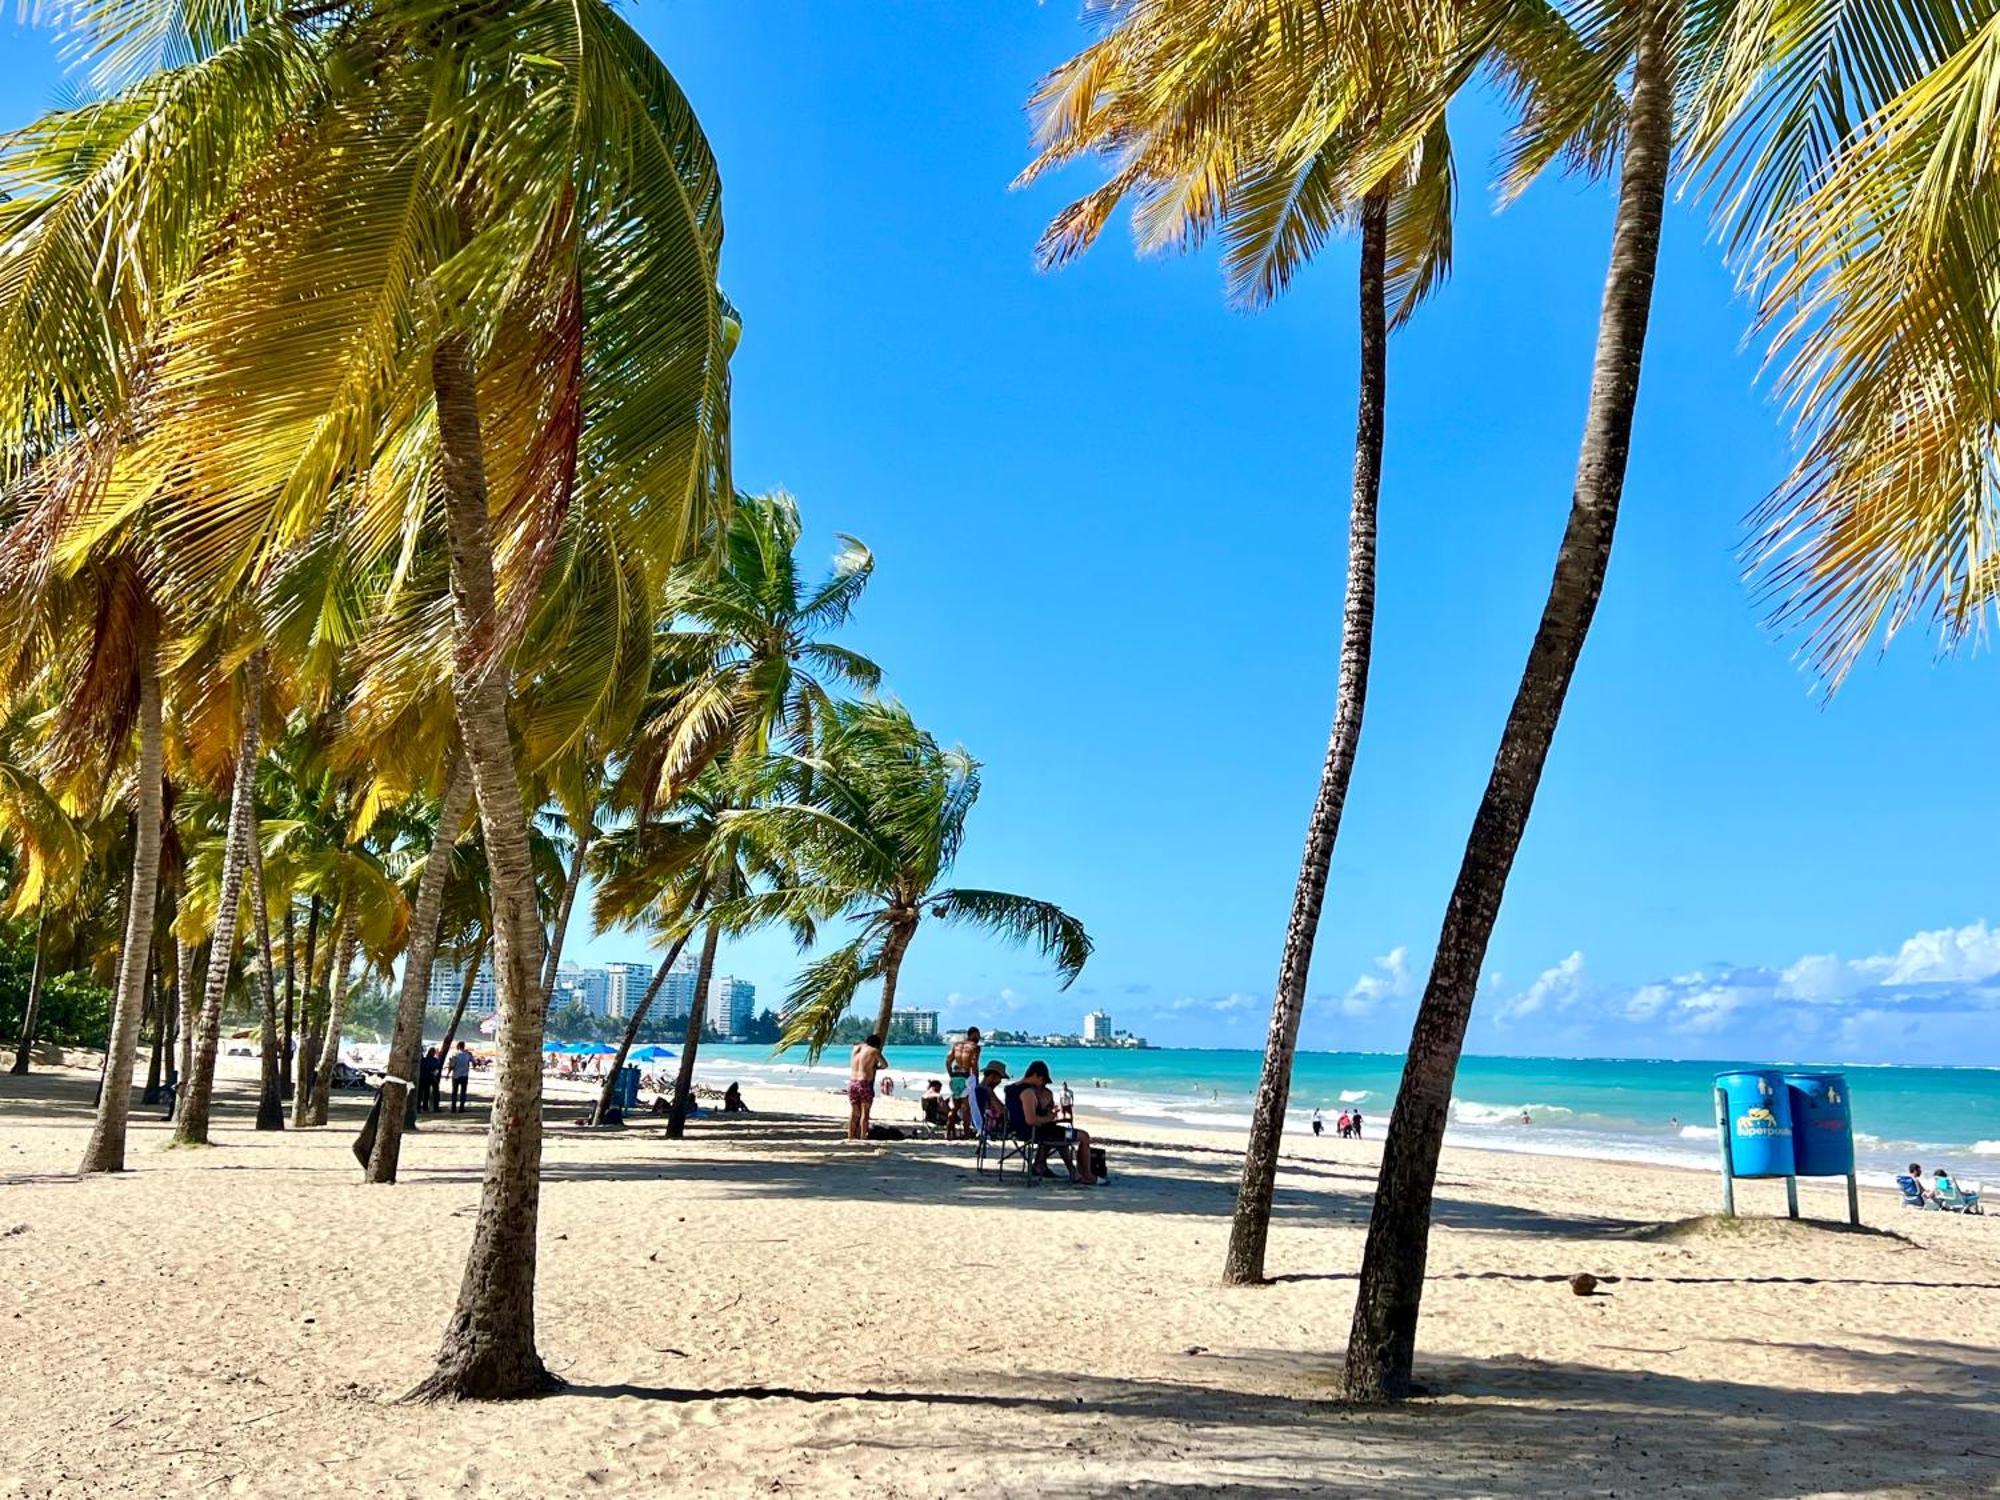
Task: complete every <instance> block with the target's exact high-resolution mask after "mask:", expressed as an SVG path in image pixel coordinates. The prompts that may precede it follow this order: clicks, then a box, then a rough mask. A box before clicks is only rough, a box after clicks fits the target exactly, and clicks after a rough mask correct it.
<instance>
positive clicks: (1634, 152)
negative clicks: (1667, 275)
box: [1345, 0, 1677, 1401]
mask: <svg viewBox="0 0 2000 1500" xmlns="http://www.w3.org/2000/svg"><path fill="white" fill-rule="evenodd" d="M1676 14H1677V12H1676V11H1675V10H1674V9H1673V8H1672V6H1671V0H1668V3H1658V4H1650V5H1645V6H1642V7H1641V19H1640V23H1639V38H1638V45H1637V50H1636V55H1635V60H1634V67H1633V74H1632V92H1631V100H1630V103H1629V105H1628V116H1627V126H1626V132H1627V134H1626V144H1625V158H1624V163H1623V167H1622V172H1621V176H1620V181H1619V188H1618V212H1617V219H1616V222H1615V225H1614V228H1613V230H1612V241H1611V265H1610V269H1609V271H1608V273H1607V275H1606V278H1605V285H1604V304H1603V310H1602V312H1601V314H1600V317H1599V322H1598V335H1597V355H1596V361H1595V364H1594V366H1593V369H1592V372H1591V383H1590V409H1589V412H1588V415H1587V416H1586V418H1585V421H1584V435H1583V444H1582V449H1581V452H1580V453H1579V455H1578V460H1577V476H1576V490H1575V495H1574V498H1573V499H1572V501H1571V505H1570V514H1569V524H1568V527H1567V529H1566V530H1565V531H1564V533H1563V540H1562V547H1561V550H1560V551H1559V552H1558V553H1557V555H1556V567H1555V576H1554V579H1553V581H1552V582H1551V584H1550V587H1549V598H1548V603H1547V605H1546V606H1544V609H1543V612H1542V620H1541V625H1540V627H1539V629H1537V631H1536V633H1535V642H1534V646H1533V648H1532V649H1531V650H1530V651H1529V653H1528V664H1527V669H1526V671H1525V672H1523V674H1522V677H1521V685H1520V688H1519V689H1518V691H1517V692H1516V694H1515V697H1514V706H1513V709H1512V711H1511V712H1510V713H1509V714H1508V716H1507V727H1506V730H1505V731H1504V733H1503V734H1502V736H1501V740H1500V750H1499V753H1498V755H1497V756H1496V757H1495V758H1494V762H1493V772H1492V775H1491V777H1490V779H1489V780H1488V781H1487V784H1486V794H1485V796H1484V798H1483V799H1482V800H1481V802H1480V805H1479V812H1478V815H1477V816H1476V817H1475V818H1474V820H1473V825H1472V835H1471V838H1470V839H1469V840H1468V842H1467V844H1466V849H1465V859H1464V862H1463V863H1462V864H1461V865H1460V867H1459V872H1458V883H1457V884H1456V885H1455V886H1454V887H1453V889H1452V894H1451V902H1450V904H1449V905H1448V906H1447V907H1446V909H1445V918H1444V926H1443V930H1442V931H1441V932H1440V934H1439V936H1438V946H1437V956H1436V958H1435V959H1434V960H1433V961H1432V964H1431V975H1430V982H1429V983H1428V984H1427V985H1426V986H1425V989H1424V997H1423V1001H1422V1003H1421V1004H1420V1005H1419V1007H1418V1009H1417V1019H1416V1024H1415V1027H1414V1029H1413V1030H1412V1032H1411V1036H1410V1051H1409V1056H1408V1059H1407V1061H1405V1063H1404V1065H1403V1080H1402V1084H1401V1086H1400V1087H1399V1088H1398V1090H1397V1093H1396V1105H1395V1109H1394V1110H1393V1112H1392V1113H1391V1115H1390V1117H1389V1134H1388V1139H1387V1141H1386V1142H1385V1143H1384V1145H1383V1148H1382V1170H1381V1175H1380V1177H1379V1178H1378V1180H1377V1183H1376V1189H1375V1207H1374V1213H1373V1215H1372V1217H1371V1218H1370V1220H1369V1224H1368V1241H1367V1247H1366V1249H1365V1251H1364V1253H1363V1257H1362V1262H1361V1281H1360V1285H1359V1288H1358V1289H1357V1294H1356V1302H1355V1308H1354V1326H1353V1331H1352V1333H1351V1334H1350V1336H1349V1341H1348V1348H1347V1362H1346V1370H1345V1383H1346V1388H1347V1392H1348V1394H1349V1396H1350V1397H1352V1398H1354V1399H1357V1400H1365V1401H1380V1400H1392V1399H1398V1398H1400V1397H1403V1396H1405V1395H1408V1394H1409V1392H1410V1390H1411V1371H1412V1365H1413V1362H1414V1359H1415V1353H1416V1337H1417V1316H1418V1311H1419V1308H1420V1306H1421V1303H1422V1299H1423V1288H1424V1263H1425V1255H1426V1252H1427V1249H1428V1240H1429V1235H1430V1217H1431V1194H1432V1191H1433V1189H1434V1188H1435V1186H1436V1182H1437V1162H1438V1152H1439V1150H1440V1149H1441V1148H1442V1146H1443V1144H1444V1131H1445V1122H1446V1119H1447V1116H1448V1113H1449V1110H1450V1104H1451V1086H1452V1079H1453V1077H1454V1075H1455V1074H1456V1072H1457V1069H1458V1056H1459V1051H1460V1049H1461V1047H1462V1046H1463V1045H1464V1042H1465V1028H1466V1023H1467V1022H1468V1021H1469V1020H1470V1019H1471V1015H1472V1002H1473V998H1474V994H1475V991H1476V990H1477V988H1478V982H1479V973H1480V970H1481V968H1482V966H1483V965H1484V963H1485V959H1486V945H1487V941H1488V939H1489V938H1490V937H1491V936H1492V933H1493V924H1494V921H1495V919H1496V918H1497V917H1498V916H1499V912H1500V899H1501V896H1502V894H1503V893H1504V892H1505V890H1506V886H1507V876H1508V872H1509V871H1510V870H1511V869H1512V867H1513V863H1514V855H1515V851H1516V850H1517V849H1518V848H1519V847H1520V842H1521V834H1522V830H1523V829H1524V828H1525V827H1526V825H1527V821H1528V813H1529V810H1530V808H1531V806H1532V805H1533V802H1534V797H1535V788H1536V785H1537V783H1538V782H1539V781H1540V779H1541V774H1542V766H1543V763H1544V762H1545V761H1546V759H1547V757H1548V752H1549V744H1550V742H1551V740H1552V739H1553V738H1554V735H1555V729H1556V721H1557V719H1558V717H1559V716H1560V715H1561V712H1562V705H1563V698H1564V696H1565V695H1566V694H1567V692H1568V691H1569V684H1570V678H1571V675H1572V673H1573V672H1574V671H1575V669H1576V662H1577V658H1578V656H1579V655H1580V654H1581V652H1582V650H1583V642H1584V637H1585V635H1586V634H1587V632H1588V631H1589V629H1590V620H1591V615H1592V614H1593V612H1594V611H1595V610H1596V607H1597V598H1598V593H1599V591H1600V590H1601V589H1602V587H1603V583H1604V572H1605V567H1606V565H1607V564H1608V562H1609V561H1610V556H1611V538H1612V532H1613V529H1614V527H1615V525H1616V523H1617V518H1618V502H1619V497H1620V493H1621V491H1622V489H1623V486H1624V481H1625V463H1626V458H1627V455H1628V453H1629V451H1630V445H1631V436H1632V413H1633V409H1634V407H1635V405H1636V404H1637V401H1638V395H1639V364H1640V358H1641V356H1642V355H1643V353H1644V351H1645V342H1646V323H1647V317H1648V314H1649V312H1650V310H1651V306H1652V295H1653V277H1654V272H1655V269H1656V266H1657V264H1658V260H1659V247H1660V219H1661V212H1662V206H1663V203H1664V200H1665V197H1666V184H1667V176H1668V172H1669V156H1670V152H1671V149H1672V143H1673V142H1672V131H1673V82H1672V58H1673V46H1672V42H1671V40H1670V31H1671V29H1672V26H1673V24H1674V23H1673V22H1672V21H1671V20H1670V17H1672V16H1674V15H1676Z"/></svg>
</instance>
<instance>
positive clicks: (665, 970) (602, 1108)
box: [590, 933, 687, 1126]
mask: <svg viewBox="0 0 2000 1500" xmlns="http://www.w3.org/2000/svg"><path fill="white" fill-rule="evenodd" d="M686 946H687V934H686V933H682V934H681V935H680V936H679V937H677V938H675V939H674V945H673V947H671V948H669V949H668V950H667V956H666V957H665V958H663V959H661V960H660V966H659V967H658V968H657V969H655V970H653V978H652V981H651V982H650V983H649V984H647V986H646V993H645V994H643V995H641V996H640V997H639V1003H638V1005H637V1006H636V1007H635V1008H634V1009H633V1011H632V1014H631V1016H630V1017H629V1018H628V1019H627V1020H626V1022H625V1037H624V1039H623V1040H622V1041H620V1042H619V1044H618V1055H617V1056H616V1057H614V1058H612V1059H611V1071H610V1072H608V1073H606V1074H605V1075H604V1087H603V1088H601V1089H599V1090H598V1092H597V1109H596V1112H595V1113H593V1114H592V1115H591V1117H590V1123H591V1124H592V1125H593V1126H596V1125H602V1124H603V1123H604V1119H605V1116H606V1115H608V1114H609V1113H610V1112H611V1100H612V1096H613V1095H614V1094H616V1093H617V1091H618V1074H619V1072H620V1071H621V1070H622V1069H623V1068H624V1066H625V1059H626V1057H627V1056H628V1055H629V1054H630V1053H631V1051H632V1043H633V1042H634V1041H636V1040H637V1039H638V1036H639V1027H640V1026H641V1025H643V1024H644V1022H645V1020H646V1012H647V1011H649V1010H651V1009H652V1007H653V1001H654V1000H655V999H656V998H658V996H659V993H660V988H661V986H663V985H664V984H665V983H666V982H667V975H669V974H670V973H672V972H673V967H674V961H675V960H676V959H678V958H679V957H680V956H681V949H683V948H685V947H686Z"/></svg>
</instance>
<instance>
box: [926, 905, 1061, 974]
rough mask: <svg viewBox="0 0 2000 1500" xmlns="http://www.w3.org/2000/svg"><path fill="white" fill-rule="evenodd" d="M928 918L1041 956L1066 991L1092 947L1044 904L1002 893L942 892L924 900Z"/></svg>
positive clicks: (1058, 911)
mask: <svg viewBox="0 0 2000 1500" xmlns="http://www.w3.org/2000/svg"><path fill="white" fill-rule="evenodd" d="M925 903H926V904H927V905H928V906H930V907H931V909H932V910H931V914H932V915H933V916H935V917H937V918H938V919H939V920H940V921H944V922H965V923H969V924H970V925H972V926H975V927H983V928H985V929H986V930H987V931H988V932H991V933H994V934H996V935H998V936H1000V937H1002V938H1005V939H1006V940H1007V941H1008V942H1010V943H1019V944H1020V945H1021V946H1023V947H1030V948H1034V949H1037V950H1038V951H1040V952H1041V953H1043V954H1045V955H1046V956H1047V957H1048V958H1049V959H1050V961H1051V962H1053V963H1054V964H1055V966H1056V972H1057V973H1058V974H1060V975H1061V976H1062V987H1063V988H1064V989H1068V988H1069V987H1070V985H1072V984H1073V983H1075V982H1076V977H1077V975H1079V974H1081V973H1082V972H1083V966H1084V964H1085V963H1087V962H1088V961H1089V959H1090V954H1091V949H1092V946H1093V945H1092V943H1091V941H1090V934H1089V933H1087V932H1085V931H1084V929H1083V923H1081V922H1079V921H1078V920H1077V919H1076V918H1075V917H1072V916H1071V915H1070V914H1069V913H1068V912H1066V911H1064V910H1063V909H1062V908H1061V907H1059V906H1057V905H1055V904H1054V903H1053V902H1049V901H1037V900H1035V899H1034V898H1033V897H1030V896H1014V895H1009V894H1008V893H1007V892H1005V891H978V890H965V889H957V890H948V891H938V892H935V893H934V894H932V895H930V896H928V897H926V898H925Z"/></svg>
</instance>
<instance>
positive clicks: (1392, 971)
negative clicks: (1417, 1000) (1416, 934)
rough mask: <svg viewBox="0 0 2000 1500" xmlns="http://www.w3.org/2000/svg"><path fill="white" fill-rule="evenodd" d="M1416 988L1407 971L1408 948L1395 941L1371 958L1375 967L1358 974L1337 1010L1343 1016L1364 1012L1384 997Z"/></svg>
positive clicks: (1397, 996)
mask: <svg viewBox="0 0 2000 1500" xmlns="http://www.w3.org/2000/svg"><path fill="white" fill-rule="evenodd" d="M1415 992H1416V981H1415V979H1414V978H1413V977H1412V975H1411V974H1410V950H1409V949H1408V948H1407V947H1405V946H1404V945H1403V944H1401V943H1398V944H1397V945H1396V946H1395V947H1393V948H1391V949H1390V950H1389V951H1388V952H1387V953H1385V954H1383V955H1382V956H1381V957H1380V958H1378V959H1376V960H1375V967H1374V969H1373V970H1371V971H1370V972H1368V973H1366V974H1363V975H1361V976H1360V977H1359V978H1358V979H1356V980H1355V981H1354V983H1353V984H1352V985H1350V986H1349V987H1348V991H1347V994H1346V995H1345V996H1343V997H1342V999H1341V1002H1340V1011H1341V1014H1342V1015H1347V1016H1366V1015H1370V1014H1373V1012H1374V1011H1375V1009H1376V1008H1377V1007H1378V1006H1380V1005H1381V1004H1383V1002H1385V1001H1388V1000H1407V999H1408V998H1409V997H1410V996H1411V995H1412V994H1414V993H1415Z"/></svg>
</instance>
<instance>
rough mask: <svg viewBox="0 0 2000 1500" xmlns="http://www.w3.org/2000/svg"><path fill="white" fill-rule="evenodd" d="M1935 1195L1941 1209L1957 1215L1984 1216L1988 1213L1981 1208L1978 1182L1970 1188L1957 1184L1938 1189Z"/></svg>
mask: <svg viewBox="0 0 2000 1500" xmlns="http://www.w3.org/2000/svg"><path fill="white" fill-rule="evenodd" d="M1934 1195H1935V1197H1936V1199H1937V1206H1938V1207H1939V1208H1942V1209H1946V1210H1948V1211H1950V1212H1952V1213H1955V1214H1983V1213H1985V1212H1986V1210H1985V1209H1983V1208H1981V1207H1980V1206H1979V1184H1978V1183H1976V1182H1975V1183H1973V1184H1971V1185H1970V1186H1967V1185H1966V1184H1964V1183H1957V1182H1955V1183H1953V1184H1952V1185H1951V1186H1950V1187H1946V1188H1938V1189H1936V1190H1935V1194H1934Z"/></svg>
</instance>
